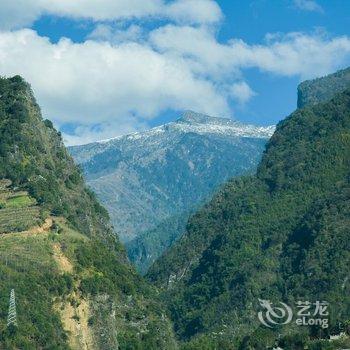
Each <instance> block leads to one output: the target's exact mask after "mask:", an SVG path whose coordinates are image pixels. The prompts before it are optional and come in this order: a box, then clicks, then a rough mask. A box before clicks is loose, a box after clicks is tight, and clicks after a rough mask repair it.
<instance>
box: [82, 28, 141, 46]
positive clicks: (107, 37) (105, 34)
mask: <svg viewBox="0 0 350 350" xmlns="http://www.w3.org/2000/svg"><path fill="white" fill-rule="evenodd" d="M142 37H143V29H142V27H140V26H138V25H136V24H132V25H130V26H129V27H128V28H126V29H123V28H122V29H120V28H114V27H113V26H111V25H108V24H98V25H97V26H96V28H95V29H94V30H93V31H92V32H91V33H90V34H89V35H88V39H92V40H98V41H108V42H110V43H122V42H127V41H129V42H130V41H134V42H138V41H140V40H141V39H142Z"/></svg>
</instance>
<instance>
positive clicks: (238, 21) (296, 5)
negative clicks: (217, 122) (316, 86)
mask: <svg viewBox="0 0 350 350" xmlns="http://www.w3.org/2000/svg"><path fill="white" fill-rule="evenodd" d="M2 2H3V4H2V8H3V10H2V14H0V23H1V24H0V29H1V32H0V74H2V75H6V76H8V75H13V74H21V75H23V76H24V77H25V78H26V79H27V80H28V81H29V82H30V83H31V84H32V87H33V90H34V92H35V94H36V96H37V99H38V102H39V104H40V105H41V107H42V111H43V115H44V117H46V118H49V119H52V120H53V121H54V123H55V125H56V126H57V127H58V128H60V129H61V130H62V131H63V132H64V135H65V139H66V141H67V143H68V144H78V143H86V142H90V141H94V140H99V139H103V138H108V137H113V136H116V135H119V134H124V133H128V132H133V131H138V130H144V129H147V128H149V127H152V126H155V125H159V124H162V123H164V122H167V121H170V120H173V119H175V118H177V117H178V116H179V115H180V114H181V111H183V110H185V109H192V110H195V111H198V112H203V113H207V114H210V115H213V116H218V117H219V116H220V117H231V118H234V119H237V120H240V121H243V122H249V123H254V124H259V125H270V124H275V123H277V122H278V121H279V120H281V119H283V118H284V117H285V116H287V115H288V114H289V113H291V112H292V111H293V110H294V109H295V106H296V87H297V85H298V83H299V82H300V81H302V80H304V79H310V78H314V77H317V76H321V75H324V74H327V73H330V72H332V71H335V70H337V69H339V68H344V67H347V66H348V65H350V38H349V35H350V33H349V23H350V18H349V16H350V1H347V0H328V1H326V0H324V1H321V0H318V1H314V0H280V1H270V0H252V1H239V0H231V1H226V0H225V1H224V0H222V1H214V0H173V1H170V2H169V1H165V0H164V1H163V0H142V1H141V0H134V1H131V0H130V1H125V0H99V1H97V0H90V1H83V0H76V2H75V5H72V2H70V1H69V0H52V1H48V0H47V1H46V0H43V1H42V2H40V4H38V2H37V1H35V0H27V1H26V2H25V3H23V2H22V1H20V0H3V1H2Z"/></svg>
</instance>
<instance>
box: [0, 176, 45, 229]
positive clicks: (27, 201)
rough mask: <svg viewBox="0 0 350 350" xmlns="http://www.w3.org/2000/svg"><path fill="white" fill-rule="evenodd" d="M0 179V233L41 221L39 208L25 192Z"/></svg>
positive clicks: (35, 224) (31, 225)
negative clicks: (12, 187)
mask: <svg viewBox="0 0 350 350" xmlns="http://www.w3.org/2000/svg"><path fill="white" fill-rule="evenodd" d="M10 186H11V182H10V181H8V180H0V234H2V233H9V232H19V231H25V230H28V229H29V228H31V227H33V226H37V225H39V224H41V223H42V222H43V218H42V215H41V211H40V208H39V207H38V206H37V205H36V202H35V200H34V199H33V198H31V197H30V196H29V195H28V193H27V192H25V191H18V190H15V189H11V187H10Z"/></svg>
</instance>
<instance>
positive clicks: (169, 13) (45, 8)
mask: <svg viewBox="0 0 350 350" xmlns="http://www.w3.org/2000/svg"><path fill="white" fill-rule="evenodd" d="M45 14H48V15H54V16H59V17H68V18H73V19H91V20H94V21H115V20H125V19H135V18H147V17H156V18H163V19H170V20H174V21H180V22H186V23H196V24H199V23H215V22H218V21H219V20H220V19H221V18H222V12H221V10H220V7H219V6H218V4H217V3H216V2H215V1H213V0H174V1H172V2H165V0H88V1H87V0H74V1H73V0H2V1H1V11H0V29H16V28H17V29H18V28H23V27H25V26H30V25H31V24H32V23H33V22H34V21H35V20H36V19H38V18H40V17H41V16H42V15H45Z"/></svg>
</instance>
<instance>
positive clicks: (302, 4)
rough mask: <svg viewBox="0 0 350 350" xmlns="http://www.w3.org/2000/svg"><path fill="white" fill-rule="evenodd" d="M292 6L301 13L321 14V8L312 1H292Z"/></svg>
mask: <svg viewBox="0 0 350 350" xmlns="http://www.w3.org/2000/svg"><path fill="white" fill-rule="evenodd" d="M294 6H296V7H297V8H298V9H300V10H303V11H310V12H320V13H323V12H324V11H323V8H322V7H321V5H319V4H318V3H317V2H316V1H314V0H294Z"/></svg>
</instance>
